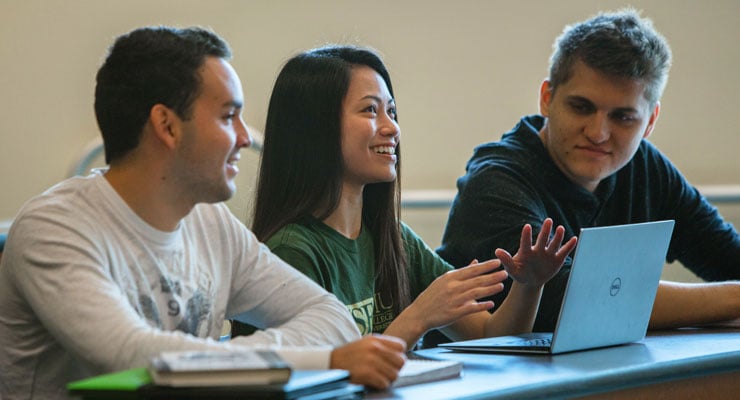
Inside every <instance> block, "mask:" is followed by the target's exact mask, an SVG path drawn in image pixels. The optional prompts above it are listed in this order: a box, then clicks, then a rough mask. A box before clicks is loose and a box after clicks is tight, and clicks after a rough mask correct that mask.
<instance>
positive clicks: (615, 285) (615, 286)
mask: <svg viewBox="0 0 740 400" xmlns="http://www.w3.org/2000/svg"><path fill="white" fill-rule="evenodd" d="M621 288H622V280H621V279H619V278H614V280H613V281H612V285H611V287H609V294H611V295H612V296H616V295H617V293H619V289H621Z"/></svg>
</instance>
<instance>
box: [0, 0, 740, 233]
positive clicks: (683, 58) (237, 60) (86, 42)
mask: <svg viewBox="0 0 740 400" xmlns="http://www.w3.org/2000/svg"><path fill="white" fill-rule="evenodd" d="M625 4H627V3H625V2H622V1H610V0H603V1H592V0H564V1H559V2H550V1H542V2H533V1H526V0H524V1H519V2H512V1H494V0H479V1H456V2H453V1H422V0H405V1H391V0H376V1H372V2H361V1H350V0H323V1H278V0H258V1H247V0H244V1H238V0H228V1H227V0H208V1H205V0H203V1H195V0H177V1H175V0H172V1H166V0H127V1H105V0H71V1H51V0H0V37H2V40H1V41H0V62H1V64H0V88H2V95H0V167H1V168H2V174H0V220H5V219H10V218H12V217H13V215H14V214H15V212H16V211H17V210H18V208H19V207H20V206H21V205H22V204H23V202H24V201H25V200H26V199H28V198H29V197H30V196H32V195H34V194H36V193H38V192H40V191H42V190H43V189H45V188H47V187H48V186H50V185H51V184H53V183H55V182H57V181H59V180H61V179H63V178H64V177H65V176H66V175H67V174H68V171H69V169H70V168H71V166H72V165H73V163H74V162H75V161H76V160H77V158H78V157H79V156H80V153H81V151H82V149H83V148H84V147H85V145H86V144H87V143H88V142H89V141H90V140H92V139H94V138H95V137H97V135H98V133H97V127H96V124H95V119H94V116H93V111H92V101H93V97H92V93H93V87H94V75H95V71H96V69H97V67H98V65H99V63H100V62H101V60H102V58H103V57H104V55H105V51H106V49H107V46H108V45H109V44H110V43H111V41H112V40H113V38H114V37H116V36H117V35H119V34H121V33H124V32H126V31H128V30H130V29H132V28H135V27H138V26H141V25H151V24H167V25H178V26H187V25H202V26H207V27H211V28H213V29H214V30H215V31H217V32H218V33H220V34H221V35H223V36H224V37H225V38H226V39H227V40H228V41H229V42H230V43H231V45H232V47H233V50H234V54H235V57H234V60H233V64H234V66H235V68H236V70H237V71H238V73H239V74H240V75H241V77H242V81H243V85H244V91H245V95H246V100H247V103H246V110H245V117H246V119H247V121H248V122H249V123H250V124H251V125H254V126H255V127H258V128H261V127H262V126H263V124H264V119H265V112H266V107H267V101H268V97H269V92H270V89H271V86H272V83H273V81H274V78H275V75H276V73H277V71H278V69H279V68H280V66H281V63H282V62H283V61H284V60H285V59H287V58H288V57H289V56H291V55H292V54H294V53H295V52H297V51H300V50H303V49H306V48H310V47H315V46H318V45H321V44H324V43H326V42H342V43H347V42H349V43H355V44H362V45H369V46H373V47H375V48H377V49H378V50H379V51H380V52H381V53H382V54H383V55H384V57H385V60H386V62H387V64H388V66H389V69H390V71H391V74H392V76H393V80H394V85H395V89H396V96H397V103H398V107H399V114H400V120H401V124H402V128H403V135H402V138H403V143H404V154H403V156H404V171H403V185H404V188H405V189H452V188H454V182H455V179H456V178H457V177H458V176H459V175H460V174H461V173H462V172H463V168H464V164H465V161H466V160H467V159H468V157H469V156H470V154H471V149H472V147H473V146H474V145H476V144H478V143H480V142H483V141H487V140H493V139H497V138H499V137H500V134H501V133H502V132H503V131H504V130H507V129H509V128H510V127H511V126H513V124H514V123H515V121H516V120H517V119H518V117H519V116H520V115H522V114H526V113H533V112H536V111H537V108H536V107H537V89H538V87H539V83H540V82H541V80H542V78H543V77H544V76H545V73H546V67H547V58H548V56H549V54H550V49H551V44H552V41H553V39H554V37H555V36H556V35H557V34H558V33H559V32H560V31H561V30H562V28H563V26H564V25H565V24H567V23H571V22H575V21H577V20H581V19H583V18H586V17H588V16H590V15H592V14H593V13H595V12H596V11H598V9H612V8H616V7H620V6H623V5H625ZM632 4H633V5H634V6H635V7H636V8H638V9H641V10H643V11H644V14H645V15H647V16H650V17H651V18H652V19H653V20H654V21H655V24H656V26H657V27H658V29H659V30H661V31H662V32H663V33H664V35H665V36H666V37H667V38H668V39H669V41H670V43H671V45H672V47H673V52H674V67H673V70H672V74H671V78H670V80H669V83H668V88H667V90H666V93H665V96H664V98H663V107H662V110H663V113H662V114H661V117H660V121H659V122H658V126H657V130H656V132H655V133H654V134H653V136H652V140H653V142H655V143H657V144H658V146H659V147H661V148H662V149H663V150H664V151H665V152H666V153H667V154H668V155H669V156H670V157H671V158H672V159H673V160H674V162H675V163H676V164H677V165H678V166H679V168H681V169H682V170H683V171H684V173H685V174H686V175H687V176H688V177H689V178H690V179H691V180H693V181H694V182H696V183H700V184H722V183H737V182H738V172H739V171H740V166H739V165H740V163H738V161H737V159H736V158H737V151H738V149H740V135H738V132H737V128H736V125H735V120H736V118H735V116H734V113H735V112H737V111H736V110H738V109H740V98H739V97H738V96H737V93H740V80H739V79H738V78H737V72H738V68H737V66H738V65H740V49H739V48H738V46H737V41H738V38H739V37H740V35H739V33H740V20H738V15H740V2H738V1H737V0H717V1H703V2H694V1H677V0H650V1H633V2H632ZM255 164H256V156H255V155H254V154H247V155H246V157H244V161H242V166H241V167H242V174H240V175H241V176H240V178H239V179H240V181H241V189H240V193H239V196H238V197H237V198H235V199H234V200H232V201H231V202H230V205H231V206H232V208H233V209H234V210H235V211H236V212H237V213H238V214H239V215H241V216H246V214H247V212H246V210H247V209H248V202H249V199H250V198H251V183H252V181H253V176H254V170H255ZM432 214H434V212H433V213H432ZM442 214H444V213H442ZM410 217H412V218H413V215H410ZM432 220H434V221H441V222H438V223H439V224H443V223H444V222H443V221H444V218H443V217H435V218H433V219H432ZM421 230H422V229H420V231H421ZM422 233H424V232H422ZM424 235H425V236H426V237H427V238H428V239H429V240H430V242H431V243H430V244H432V245H434V244H435V243H437V242H438V240H439V238H438V236H437V235H438V233H436V232H433V233H428V234H424Z"/></svg>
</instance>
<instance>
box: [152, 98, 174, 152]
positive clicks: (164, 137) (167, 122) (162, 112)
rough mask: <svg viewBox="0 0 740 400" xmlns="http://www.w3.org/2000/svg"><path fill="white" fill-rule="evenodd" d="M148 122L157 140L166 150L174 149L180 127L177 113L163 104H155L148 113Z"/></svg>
mask: <svg viewBox="0 0 740 400" xmlns="http://www.w3.org/2000/svg"><path fill="white" fill-rule="evenodd" d="M149 122H150V124H151V126H152V130H153V131H154V136H155V137H156V138H157V140H158V141H159V142H160V143H162V145H164V146H166V147H168V148H174V147H175V143H176V142H177V132H178V129H179V126H180V124H179V123H180V118H179V117H178V116H177V113H175V112H174V111H173V110H172V109H170V108H169V107H167V106H165V105H164V104H155V105H154V106H153V107H152V109H151V110H150V111H149Z"/></svg>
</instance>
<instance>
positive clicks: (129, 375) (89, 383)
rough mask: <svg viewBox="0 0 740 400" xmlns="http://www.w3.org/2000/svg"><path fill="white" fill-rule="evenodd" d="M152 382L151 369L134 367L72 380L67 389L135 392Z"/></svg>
mask: <svg viewBox="0 0 740 400" xmlns="http://www.w3.org/2000/svg"><path fill="white" fill-rule="evenodd" d="M150 383H152V378H151V377H150V376H149V371H147V369H146V368H134V369H128V370H125V371H121V372H114V373H111V374H105V375H98V376H94V377H92V378H87V379H82V380H79V381H75V382H70V383H69V384H68V385H67V390H75V391H85V390H92V391H95V390H117V391H130V392H133V391H136V390H138V389H139V388H141V387H142V386H144V385H147V384H150Z"/></svg>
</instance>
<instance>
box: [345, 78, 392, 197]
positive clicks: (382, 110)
mask: <svg viewBox="0 0 740 400" xmlns="http://www.w3.org/2000/svg"><path fill="white" fill-rule="evenodd" d="M341 129H342V132H341V134H342V157H343V158H344V166H345V171H344V184H345V186H346V185H353V186H357V187H358V188H362V187H364V185H367V184H370V183H378V182H391V181H393V180H395V179H396V162H397V156H396V148H397V146H398V141H399V138H400V135H401V130H400V128H399V127H398V123H397V122H396V103H395V101H394V100H393V97H391V94H390V92H389V91H388V87H387V86H386V84H385V81H384V80H383V78H382V77H381V76H380V75H379V74H378V73H377V72H375V70H374V69H372V68H370V67H367V66H355V67H353V69H352V76H351V78H350V85H349V89H348V91H347V95H346V96H345V97H344V102H343V104H342V121H341Z"/></svg>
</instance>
